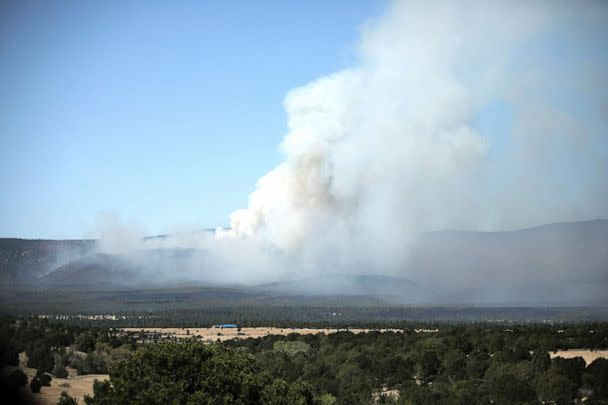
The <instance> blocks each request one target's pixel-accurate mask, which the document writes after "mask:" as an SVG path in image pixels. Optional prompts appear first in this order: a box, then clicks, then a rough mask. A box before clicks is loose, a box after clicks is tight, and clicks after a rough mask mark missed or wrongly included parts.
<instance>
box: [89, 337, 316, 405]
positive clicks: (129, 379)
mask: <svg viewBox="0 0 608 405" xmlns="http://www.w3.org/2000/svg"><path fill="white" fill-rule="evenodd" d="M253 364H254V363H253V359H251V358H250V357H248V356H246V355H245V354H242V353H239V352H237V351H235V350H233V349H230V348H226V347H224V346H222V345H219V344H213V345H205V344H203V343H198V342H194V341H187V342H182V343H177V342H162V343H158V344H155V345H149V346H145V347H143V348H142V349H141V350H140V351H137V352H136V353H134V354H133V356H131V357H130V358H129V359H128V360H126V361H122V362H118V363H115V364H114V366H113V367H112V369H111V371H110V377H111V385H109V384H96V385H95V387H94V390H95V396H94V397H93V398H92V399H89V400H88V401H89V402H88V403H90V404H105V403H112V402H111V401H114V403H120V404H142V405H143V404H151V405H152V404H159V405H160V404H255V403H277V404H278V403H281V402H276V401H278V400H279V399H278V398H279V396H280V397H281V398H287V399H288V400H289V401H290V402H289V403H290V404H291V403H295V404H309V403H310V404H312V398H313V397H312V389H311V388H310V386H309V385H308V384H306V383H303V382H297V383H287V382H285V381H283V380H272V379H269V378H267V377H264V376H263V375H259V374H258V373H256V372H255V369H254V366H253ZM265 401H270V402H265ZM273 401H274V402H273Z"/></svg>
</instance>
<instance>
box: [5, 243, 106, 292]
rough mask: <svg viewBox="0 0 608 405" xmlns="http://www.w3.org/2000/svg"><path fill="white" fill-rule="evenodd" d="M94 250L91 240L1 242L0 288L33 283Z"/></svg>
mask: <svg viewBox="0 0 608 405" xmlns="http://www.w3.org/2000/svg"><path fill="white" fill-rule="evenodd" d="M94 247H95V241H94V240H29V239H12V238H11V239H8V238H7V239H2V238H0V284H13V283H20V282H29V281H32V280H36V279H38V278H40V277H42V276H43V275H45V274H46V273H48V272H50V271H52V270H53V269H55V268H57V267H58V266H61V265H63V264H65V263H68V262H70V261H71V260H74V259H76V258H78V257H81V256H84V255H86V254H87V253H88V252H90V251H92V250H93V248H94Z"/></svg>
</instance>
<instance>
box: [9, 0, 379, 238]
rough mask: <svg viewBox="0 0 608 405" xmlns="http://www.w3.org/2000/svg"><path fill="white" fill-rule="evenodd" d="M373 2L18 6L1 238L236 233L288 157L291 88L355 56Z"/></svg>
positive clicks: (13, 15)
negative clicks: (102, 232)
mask: <svg viewBox="0 0 608 405" xmlns="http://www.w3.org/2000/svg"><path fill="white" fill-rule="evenodd" d="M384 6H385V3H384V2H383V1H377V0H366V1H348V2H346V1H305V2H304V1H302V2H291V1H288V2H281V1H255V2H251V1H222V2H203V1H193V2H190V1H183V2H177V5H176V3H175V2H169V1H129V2H123V1H104V2H88V1H87V2H83V1H54V2H40V1H5V2H2V5H0V60H1V61H2V63H0V89H1V94H2V96H1V97H0V168H1V170H2V176H0V187H1V190H2V199H1V201H0V236H3V237H4V236H6V237H9V236H10V237H27V238H78V237H82V236H86V235H87V234H89V233H90V232H91V231H92V230H93V229H94V227H95V221H96V217H97V216H98V215H99V214H100V213H108V212H109V213H114V214H116V215H118V216H120V217H121V218H123V219H125V220H127V221H132V222H135V223H138V224H140V225H142V226H144V228H145V229H146V231H147V232H149V233H160V232H166V231H169V230H171V229H172V228H173V227H175V226H180V225H184V226H189V227H191V226H201V227H215V226H222V225H227V223H228V216H229V214H230V213H231V212H232V211H233V210H234V209H236V208H239V207H243V206H244V205H246V202H247V196H248V194H249V193H250V192H251V191H252V190H253V188H254V185H255V182H256V180H257V179H258V178H259V177H260V176H261V175H263V174H264V173H265V172H266V171H268V170H269V169H270V168H272V167H273V166H275V165H276V164H277V163H278V162H279V161H280V158H281V156H280V154H279V152H278V148H277V147H278V145H279V143H280V141H281V139H282V137H283V135H284V134H285V131H286V117H285V112H284V110H283V106H282V102H283V98H284V96H285V93H286V92H287V91H288V90H289V89H291V88H293V87H296V86H299V85H303V84H305V83H307V82H309V81H310V80H312V79H314V78H316V77H318V76H320V75H324V74H327V73H329V72H332V71H336V70H339V69H341V68H344V67H347V66H349V65H351V64H352V62H353V60H354V59H356V49H355V45H356V41H357V38H358V36H359V30H360V28H361V24H362V23H364V22H365V21H366V20H367V19H368V18H369V17H371V16H374V15H376V14H378V13H380V12H381V11H382V9H383V8H384Z"/></svg>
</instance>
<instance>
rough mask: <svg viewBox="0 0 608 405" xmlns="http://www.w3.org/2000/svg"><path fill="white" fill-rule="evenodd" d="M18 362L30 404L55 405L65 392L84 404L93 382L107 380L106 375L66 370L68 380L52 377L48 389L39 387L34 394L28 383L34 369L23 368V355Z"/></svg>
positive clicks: (23, 354)
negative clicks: (82, 373) (25, 379)
mask: <svg viewBox="0 0 608 405" xmlns="http://www.w3.org/2000/svg"><path fill="white" fill-rule="evenodd" d="M19 362H20V363H21V364H20V367H21V369H22V370H23V372H24V373H25V374H26V375H27V381H28V384H27V385H26V386H25V387H23V388H22V389H23V390H25V393H26V394H27V395H28V396H31V397H30V398H31V399H32V403H34V404H39V405H55V404H56V403H57V402H58V401H59V397H60V396H61V392H62V391H66V392H67V393H68V394H69V395H70V396H71V397H74V398H76V399H77V400H78V403H79V404H84V396H85V395H87V394H88V395H93V382H94V381H95V380H107V379H108V378H109V377H108V375H107V374H88V375H76V370H73V369H72V370H70V369H69V368H68V371H69V374H70V375H69V377H68V378H56V377H53V380H52V381H51V386H50V387H41V389H40V392H39V393H37V394H34V393H32V392H31V391H30V386H29V382H30V381H32V378H33V377H34V375H36V369H34V368H29V367H26V366H25V364H27V358H26V357H25V353H20V354H19Z"/></svg>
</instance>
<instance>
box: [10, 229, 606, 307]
mask: <svg viewBox="0 0 608 405" xmlns="http://www.w3.org/2000/svg"><path fill="white" fill-rule="evenodd" d="M154 238H155V239H166V238H170V236H166V235H160V236H157V237H153V238H152V239H154ZM404 249H407V251H408V260H407V263H406V264H405V265H404V267H403V268H402V269H401V271H400V272H399V274H393V275H370V274H366V272H365V269H363V270H360V273H359V274H355V275H349V274H343V275H336V274H331V273H329V274H323V275H322V276H315V277H313V276H302V275H293V276H291V277H290V278H285V279H281V280H277V281H276V282H273V283H267V284H263V285H259V286H256V287H248V288H252V289H253V290H254V291H257V292H269V293H271V294H275V295H276V294H286V295H308V296H311V297H312V296H315V295H316V296H320V295H339V294H348V295H353V296H364V295H366V296H382V297H389V298H390V299H391V300H392V301H397V302H399V303H410V304H411V303H436V304H438V303H446V304H469V303H479V304H490V305H494V304H501V303H509V304H517V305H608V294H606V293H605V291H608V220H595V221H584V222H573V223H558V224H551V225H544V226H540V227H535V228H528V229H523V230H516V231H505V232H474V231H439V232H430V233H426V234H422V235H420V237H419V238H418V239H417V241H416V242H415V243H414V244H412V245H410V246H408V247H404ZM235 254H238V252H235ZM223 271H224V269H218V268H214V267H213V266H212V265H211V264H210V263H209V258H208V255H207V253H206V252H204V251H201V250H196V249H177V248H171V249H168V248H167V249H146V250H140V251H133V252H129V253H125V254H118V255H109V254H99V253H96V252H95V241H92V240H82V241H48V240H47V241H45V240H22V239H0V283H2V284H5V285H6V284H7V283H9V284H10V283H26V282H29V283H30V284H33V285H42V284H44V285H51V286H53V285H55V286H57V285H79V286H83V287H97V286H104V287H112V286H120V287H134V286H136V287H145V286H154V285H169V284H176V283H191V282H197V283H199V284H200V283H204V284H207V285H209V284H214V281H218V280H222V279H223V280H226V277H223V278H222V277H221V276H222V273H223ZM214 285H226V284H222V283H221V282H218V283H215V284H214ZM232 285H238V280H234V284H232Z"/></svg>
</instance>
